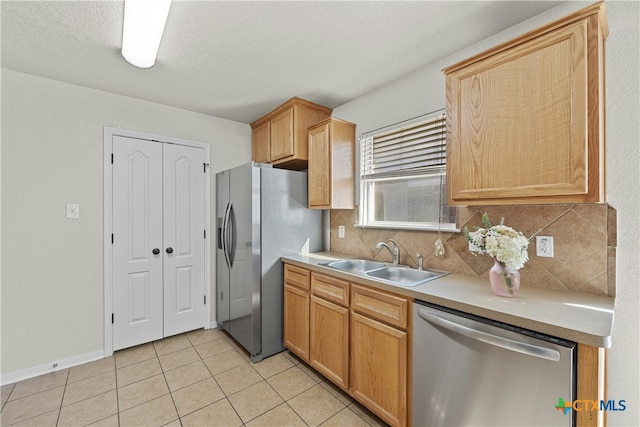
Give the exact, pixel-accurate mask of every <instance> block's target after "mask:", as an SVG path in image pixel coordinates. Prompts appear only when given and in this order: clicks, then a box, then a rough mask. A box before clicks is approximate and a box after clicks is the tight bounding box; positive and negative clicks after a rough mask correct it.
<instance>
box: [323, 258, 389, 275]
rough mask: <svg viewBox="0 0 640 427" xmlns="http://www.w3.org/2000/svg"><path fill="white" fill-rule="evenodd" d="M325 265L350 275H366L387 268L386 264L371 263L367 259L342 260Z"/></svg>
mask: <svg viewBox="0 0 640 427" xmlns="http://www.w3.org/2000/svg"><path fill="white" fill-rule="evenodd" d="M325 265H326V266H327V267H331V268H335V269H336V270H341V271H346V272H349V273H364V272H367V271H371V270H377V269H379V268H384V267H386V264H385V263H383V262H377V261H369V260H366V259H342V260H340V261H332V262H330V263H327V264H325Z"/></svg>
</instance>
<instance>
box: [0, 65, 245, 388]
mask: <svg viewBox="0 0 640 427" xmlns="http://www.w3.org/2000/svg"><path fill="white" fill-rule="evenodd" d="M105 126H108V127H114V128H120V129H128V130H134V131H138V132H145V133H150V134H157V135H164V136H169V137H174V138H180V139H186V140H192V141H199V142H204V143H208V144H210V145H211V166H212V168H211V177H212V182H211V189H212V196H211V212H212V215H211V216H212V221H213V220H214V216H215V173H216V172H218V171H220V170H224V169H227V168H229V167H232V166H236V165H238V164H241V163H243V162H246V161H249V160H250V159H251V129H250V127H249V126H248V125H247V124H243V123H237V122H232V121H228V120H223V119H218V118H215V117H210V116H206V115H203V114H197V113H192V112H189V111H185V110H180V109H176V108H172V107H167V106H164V105H159V104H153V103H149V102H145V101H140V100H136V99H133V98H128V97H123V96H119V95H114V94H110V93H106V92H101V91H97V90H92V89H87V88H83V87H79V86H74V85H69V84H66V83H61V82H57V81H53V80H49V79H44V78H40V77H35V76H32V75H28V74H23V73H19V72H15V71H11V70H7V69H2V151H3V153H2V185H3V186H2V261H1V263H2V267H3V268H2V307H1V308H2V331H1V332H2V352H1V357H2V359H1V361H2V368H1V369H2V374H3V375H6V374H9V373H15V372H16V371H22V370H26V369H29V368H33V367H38V366H42V365H45V364H53V363H54V362H57V361H60V360H65V359H68V358H72V357H75V356H80V355H85V354H89V353H91V354H94V353H96V352H99V351H102V350H103V347H104V326H103V318H104V315H103V306H104V301H103V299H104V297H103V249H102V247H103V242H102V240H103V127H105ZM68 202H73V203H78V204H79V205H80V219H77V220H68V219H65V205H66V203H68ZM211 230H212V232H211V235H212V236H213V230H214V229H213V227H212V228H211ZM211 244H212V247H211V254H212V261H211V263H212V282H213V281H214V278H215V247H214V245H213V243H211ZM211 295H215V290H214V289H213V287H212V292H211ZM212 306H213V304H212ZM212 311H213V310H212ZM212 319H215V313H212ZM3 382H5V381H4V380H3Z"/></svg>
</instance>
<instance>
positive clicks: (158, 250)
mask: <svg viewBox="0 0 640 427" xmlns="http://www.w3.org/2000/svg"><path fill="white" fill-rule="evenodd" d="M151 252H153V254H154V255H158V254H159V253H160V249H158V248H154V249H153V250H152V251H151Z"/></svg>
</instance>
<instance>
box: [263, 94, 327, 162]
mask: <svg viewBox="0 0 640 427" xmlns="http://www.w3.org/2000/svg"><path fill="white" fill-rule="evenodd" d="M330 116H331V109H329V108H326V107H323V106H321V105H318V104H314V103H312V102H309V101H305V100H304V99H300V98H295V97H294V98H291V99H290V100H289V101H287V102H285V103H284V104H282V105H281V106H279V107H278V108H276V109H275V110H273V111H272V112H270V113H269V114H267V115H266V116H264V117H262V118H260V119H258V120H256V121H255V122H253V123H251V129H252V130H253V161H256V162H261V163H271V164H273V165H274V166H276V167H281V168H284V169H295V170H303V169H307V161H308V149H307V129H308V128H309V126H311V125H313V124H315V123H318V122H319V121H321V120H323V119H326V118H327V117H330Z"/></svg>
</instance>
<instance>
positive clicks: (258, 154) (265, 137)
mask: <svg viewBox="0 0 640 427" xmlns="http://www.w3.org/2000/svg"><path fill="white" fill-rule="evenodd" d="M252 135H253V146H252V149H253V150H252V151H253V156H252V158H253V161H254V162H258V163H269V162H270V161H271V122H264V123H262V124H261V125H260V126H256V127H255V128H253V132H252Z"/></svg>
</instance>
